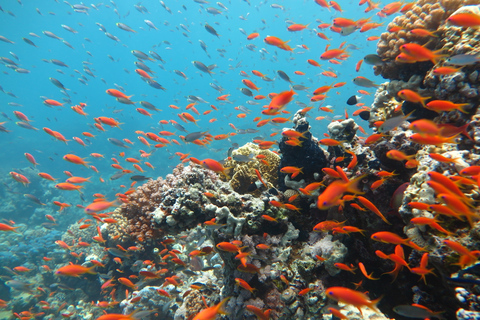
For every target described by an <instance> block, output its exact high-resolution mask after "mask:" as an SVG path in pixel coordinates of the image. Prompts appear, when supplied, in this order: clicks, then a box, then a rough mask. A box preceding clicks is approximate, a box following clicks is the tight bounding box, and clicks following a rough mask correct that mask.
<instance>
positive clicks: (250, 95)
mask: <svg viewBox="0 0 480 320" xmlns="http://www.w3.org/2000/svg"><path fill="white" fill-rule="evenodd" d="M240 91H241V92H242V93H243V94H244V95H246V96H248V97H253V92H252V91H251V90H250V89H247V88H240Z"/></svg>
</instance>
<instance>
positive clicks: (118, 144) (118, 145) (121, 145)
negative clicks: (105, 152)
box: [107, 138, 130, 149]
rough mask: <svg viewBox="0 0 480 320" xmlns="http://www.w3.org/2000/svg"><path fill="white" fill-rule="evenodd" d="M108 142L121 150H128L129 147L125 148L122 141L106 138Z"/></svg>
mask: <svg viewBox="0 0 480 320" xmlns="http://www.w3.org/2000/svg"><path fill="white" fill-rule="evenodd" d="M107 140H108V142H110V143H111V144H113V145H116V146H117V147H122V148H127V149H130V147H129V146H127V145H126V144H125V143H123V141H121V140H118V139H115V138H108V139H107Z"/></svg>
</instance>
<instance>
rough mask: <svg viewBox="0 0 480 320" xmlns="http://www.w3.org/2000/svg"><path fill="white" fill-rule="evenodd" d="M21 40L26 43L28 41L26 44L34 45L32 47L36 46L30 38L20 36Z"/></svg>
mask: <svg viewBox="0 0 480 320" xmlns="http://www.w3.org/2000/svg"><path fill="white" fill-rule="evenodd" d="M22 40H23V41H25V42H26V43H28V44H29V45H31V46H34V47H36V46H37V45H36V44H35V43H33V41H32V40H30V39H27V38H22Z"/></svg>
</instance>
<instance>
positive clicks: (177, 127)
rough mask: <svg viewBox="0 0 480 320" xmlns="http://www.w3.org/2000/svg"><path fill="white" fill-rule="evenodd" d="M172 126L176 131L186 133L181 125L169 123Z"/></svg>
mask: <svg viewBox="0 0 480 320" xmlns="http://www.w3.org/2000/svg"><path fill="white" fill-rule="evenodd" d="M171 124H172V126H173V127H174V128H175V129H177V130H180V131H182V132H188V131H187V129H185V128H184V127H183V126H182V125H181V124H179V123H178V122H171Z"/></svg>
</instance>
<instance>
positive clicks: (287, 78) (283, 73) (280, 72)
mask: <svg viewBox="0 0 480 320" xmlns="http://www.w3.org/2000/svg"><path fill="white" fill-rule="evenodd" d="M277 74H278V75H279V76H280V78H282V79H283V80H285V81H287V82H290V83H292V80H290V77H289V76H288V75H287V74H286V73H285V72H283V71H282V70H278V71H277Z"/></svg>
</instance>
